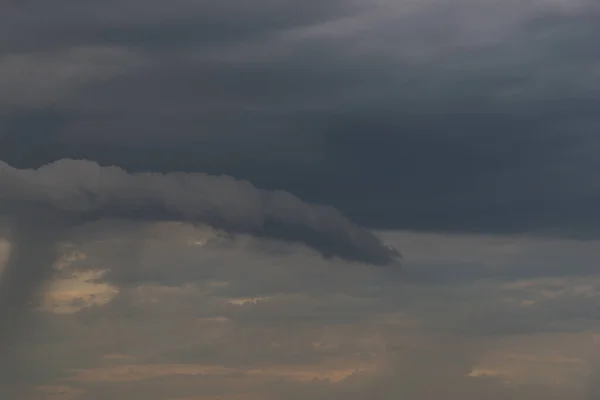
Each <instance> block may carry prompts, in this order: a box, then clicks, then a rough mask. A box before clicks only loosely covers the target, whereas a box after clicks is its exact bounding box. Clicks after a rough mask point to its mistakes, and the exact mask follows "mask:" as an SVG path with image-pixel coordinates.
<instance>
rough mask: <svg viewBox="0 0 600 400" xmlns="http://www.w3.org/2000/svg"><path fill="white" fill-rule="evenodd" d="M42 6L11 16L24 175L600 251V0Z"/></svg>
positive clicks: (2, 149)
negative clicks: (38, 171)
mask: <svg viewBox="0 0 600 400" xmlns="http://www.w3.org/2000/svg"><path fill="white" fill-rule="evenodd" d="M34 4H35V7H28V8H27V9H25V8H22V7H21V6H20V5H16V4H15V5H10V6H4V7H5V8H6V12H3V13H2V16H1V17H0V26H2V28H0V29H1V31H0V33H2V34H3V37H10V38H11V40H9V41H5V43H4V45H3V50H1V51H2V52H3V53H2V54H3V55H4V56H3V57H4V58H2V60H3V61H2V63H0V74H8V75H7V76H9V77H12V78H11V80H10V84H9V83H5V82H2V81H0V86H1V87H4V86H6V88H7V90H6V93H11V94H10V96H12V97H11V98H12V99H18V101H17V100H12V102H11V100H10V99H11V98H9V100H2V99H0V100H2V101H0V103H1V104H2V105H3V106H2V108H1V110H0V158H1V159H4V160H5V161H7V162H9V163H10V164H11V165H14V166H16V167H19V168H29V167H39V166H41V165H44V164H46V163H49V162H51V161H55V160H58V159H61V158H86V159H91V160H95V161H97V162H99V163H100V164H102V165H118V166H120V167H123V168H125V169H127V170H128V171H156V172H174V171H187V172H206V173H211V174H222V173H224V174H227V175H231V176H234V177H236V178H240V179H246V180H249V181H251V182H252V183H253V184H254V185H256V186H257V187H260V188H265V189H281V190H285V191H289V192H290V193H293V194H295V195H298V196H299V197H301V198H303V199H306V200H308V201H311V202H316V203H324V204H332V205H333V206H335V207H336V208H339V209H341V210H342V211H343V212H344V213H346V214H348V215H349V216H350V217H351V218H353V219H354V220H356V221H358V222H360V223H361V224H364V225H367V226H369V227H373V228H389V229H397V228H401V229H420V230H434V231H483V232H492V233H494V232H534V233H548V234H560V235H575V236H586V237H590V236H593V237H597V236H598V234H600V232H599V231H598V227H597V226H598V224H597V223H596V220H597V217H598V211H597V207H596V204H597V201H598V199H599V198H600V188H599V187H598V184H597V183H596V181H597V180H596V179H595V173H594V172H593V171H595V170H597V168H598V167H599V164H598V160H599V159H600V158H599V157H598V149H599V148H600V143H599V141H598V135H597V130H598V127H600V120H599V119H598V116H597V113H596V110H597V108H598V105H599V104H600V101H599V100H600V93H599V92H598V87H600V86H599V85H598V82H599V79H600V77H599V76H598V72H597V71H598V69H597V66H598V63H599V62H600V55H599V53H598V52H597V50H596V49H597V46H596V38H597V37H598V36H599V35H600V31H599V28H598V27H599V26H600V23H599V22H600V19H599V17H598V16H599V13H598V8H597V5H596V4H595V2H587V1H572V2H550V1H526V2H521V3H514V4H513V3H510V4H508V3H499V2H491V1H485V2H473V1H469V0H462V1H459V2H456V4H454V5H453V6H452V7H451V9H446V8H447V6H444V5H443V4H441V2H439V1H436V0H431V1H426V2H423V3H422V4H420V3H419V4H417V5H409V4H408V3H404V2H397V3H395V2H391V3H390V2H384V1H372V2H367V3H361V4H353V3H352V2H340V1H324V2H322V1H321V2H302V4H300V3H298V2H293V1H284V2H271V1H266V0H265V1H259V2H254V3H253V4H252V6H248V5H246V4H245V3H244V4H242V3H239V2H236V1H234V0H231V1H227V2H225V3H223V5H221V3H219V5H216V4H213V3H210V2H190V1H177V2H173V3H170V5H169V7H166V6H164V7H163V6H162V5H161V4H159V3H152V2H151V3H143V4H142V3H140V2H139V1H136V0H129V1H126V2H103V3H102V4H92V3H89V2H85V1H84V2H75V1H71V0H62V1H61V2H60V4H61V7H58V6H56V4H54V3H53V5H52V6H50V5H48V4H46V3H43V2H34ZM59 10H61V11H59ZM62 10H69V12H63V11H62ZM42 20H43V23H41V22H40V21H42ZM56 54H59V56H58V57H56V56H55V55H56ZM44 65H48V67H47V68H46V69H44V67H43V66H44ZM15 70H16V71H18V73H15V72H14V71H15ZM40 71H42V72H40ZM65 71H68V72H65ZM7 82H9V81H7ZM2 85H4V86H2ZM9 89H10V90H9Z"/></svg>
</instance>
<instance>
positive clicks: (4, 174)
mask: <svg viewBox="0 0 600 400" xmlns="http://www.w3.org/2000/svg"><path fill="white" fill-rule="evenodd" d="M0 169H1V172H0V174H1V175H0V205H2V211H1V212H2V213H3V214H4V215H6V216H8V217H14V218H16V219H19V218H21V217H22V216H24V215H29V214H30V213H31V212H32V210H48V211H49V212H52V213H54V214H55V215H57V214H61V215H65V218H68V219H72V220H73V221H78V222H86V221H94V220H98V219H102V218H126V219H134V220H149V221H156V220H159V221H160V220H177V221H189V222H193V223H203V224H207V225H210V226H212V227H213V228H216V229H220V230H224V231H226V232H229V233H248V234H252V235H256V236H264V237H269V238H273V239H281V240H284V241H289V242H300V243H303V244H305V245H308V246H310V247H312V248H314V249H316V250H317V251H319V252H320V253H322V254H323V255H324V256H326V257H332V256H337V257H340V258H344V259H347V260H353V261H359V262H366V263H370V264H378V265H384V264H392V263H394V262H395V261H396V260H397V258H398V256H399V253H398V252H397V251H396V250H395V249H393V248H391V247H389V246H386V245H385V244H384V243H383V242H382V241H381V240H380V239H379V238H377V237H376V236H375V235H374V234H373V233H371V232H370V231H369V230H367V229H363V228H361V227H359V226H358V225H356V224H354V223H353V222H352V221H350V220H348V219H347V218H346V217H344V216H343V215H342V213H341V212H339V211H338V210H336V209H334V208H332V207H327V206H323V205H314V204H308V203H305V202H303V201H302V200H300V199H299V198H298V197H296V196H294V195H292V194H290V193H287V192H283V191H266V190H260V189H257V188H256V187H254V186H253V185H252V184H251V183H249V182H247V181H241V180H236V179H234V178H231V177H228V176H211V175H206V174H202V173H170V174H159V173H134V174H130V173H127V172H126V171H124V170H123V169H120V168H117V167H101V166H100V165H98V164H97V163H95V162H90V161H85V160H61V161H58V162H54V163H52V164H49V165H46V166H44V167H42V168H39V169H35V170H33V169H30V170H19V169H15V168H12V167H11V166H9V165H8V164H6V163H2V164H0ZM40 222H41V223H42V224H43V221H40Z"/></svg>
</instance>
